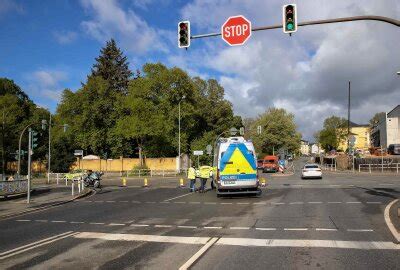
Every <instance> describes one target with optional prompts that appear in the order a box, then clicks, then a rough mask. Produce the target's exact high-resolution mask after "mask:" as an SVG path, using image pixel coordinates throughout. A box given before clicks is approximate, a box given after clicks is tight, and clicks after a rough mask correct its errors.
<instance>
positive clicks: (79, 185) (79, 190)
mask: <svg viewBox="0 0 400 270" xmlns="http://www.w3.org/2000/svg"><path fill="white" fill-rule="evenodd" d="M78 193H79V194H80V193H81V180H78Z"/></svg>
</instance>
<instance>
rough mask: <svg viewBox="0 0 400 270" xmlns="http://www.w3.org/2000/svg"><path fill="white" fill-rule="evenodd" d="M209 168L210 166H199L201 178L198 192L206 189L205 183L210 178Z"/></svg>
mask: <svg viewBox="0 0 400 270" xmlns="http://www.w3.org/2000/svg"><path fill="white" fill-rule="evenodd" d="M211 169H212V168H211V167H210V166H201V167H200V178H201V186H200V192H205V191H206V184H207V180H208V179H209V178H210V172H211Z"/></svg>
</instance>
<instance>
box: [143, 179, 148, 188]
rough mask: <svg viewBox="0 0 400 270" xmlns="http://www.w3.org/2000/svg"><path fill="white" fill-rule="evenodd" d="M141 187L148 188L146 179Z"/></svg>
mask: <svg viewBox="0 0 400 270" xmlns="http://www.w3.org/2000/svg"><path fill="white" fill-rule="evenodd" d="M143 187H149V185H148V183H147V178H145V179H144V184H143Z"/></svg>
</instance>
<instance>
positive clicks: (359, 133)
mask: <svg viewBox="0 0 400 270" xmlns="http://www.w3.org/2000/svg"><path fill="white" fill-rule="evenodd" d="M369 132H370V130H369V127H367V126H363V127H351V128H350V133H353V134H354V135H353V136H354V137H356V141H355V143H354V148H355V149H363V150H368V148H369V147H370V138H369ZM338 148H339V149H343V151H346V150H347V140H344V141H342V142H341V143H340V144H339V147H338Z"/></svg>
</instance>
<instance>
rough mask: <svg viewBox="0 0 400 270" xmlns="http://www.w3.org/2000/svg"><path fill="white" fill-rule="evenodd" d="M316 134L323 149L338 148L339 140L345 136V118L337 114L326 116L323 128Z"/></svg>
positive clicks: (344, 138)
mask: <svg viewBox="0 0 400 270" xmlns="http://www.w3.org/2000/svg"><path fill="white" fill-rule="evenodd" d="M316 136H318V137H317V141H318V142H319V143H320V144H321V147H322V148H323V149H324V150H325V151H330V150H332V149H338V147H339V144H340V142H342V141H343V140H346V138H347V120H346V119H345V118H342V117H337V116H331V117H328V118H326V119H325V121H324V125H323V129H322V130H320V131H319V132H318V133H317V135H316Z"/></svg>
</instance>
